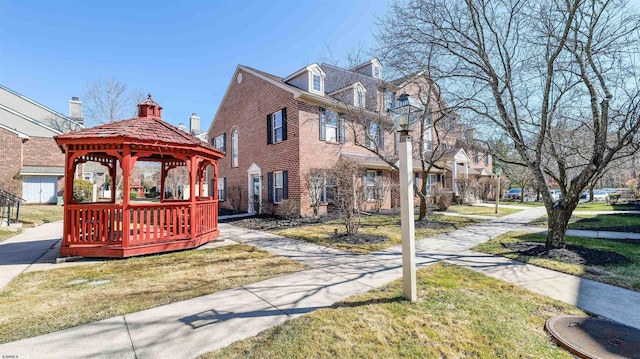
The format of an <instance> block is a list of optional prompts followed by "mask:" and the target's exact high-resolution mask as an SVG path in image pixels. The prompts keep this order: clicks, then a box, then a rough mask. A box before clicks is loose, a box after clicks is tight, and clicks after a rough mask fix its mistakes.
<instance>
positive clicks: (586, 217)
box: [530, 211, 640, 233]
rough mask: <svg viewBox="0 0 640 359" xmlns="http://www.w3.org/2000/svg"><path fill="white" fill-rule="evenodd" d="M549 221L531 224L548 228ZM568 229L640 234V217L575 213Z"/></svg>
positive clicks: (540, 219) (541, 218)
mask: <svg viewBox="0 0 640 359" xmlns="http://www.w3.org/2000/svg"><path fill="white" fill-rule="evenodd" d="M547 220H548V217H547V216H546V215H545V216H542V217H540V218H537V219H535V220H534V221H532V222H531V223H530V224H531V225H535V226H540V227H544V228H547V225H548V223H547ZM568 229H584V230H592V231H612V232H631V233H640V215H637V214H630V213H619V214H598V215H592V214H586V213H580V211H574V212H573V215H572V216H571V218H570V219H569V226H568Z"/></svg>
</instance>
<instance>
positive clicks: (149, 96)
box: [147, 92, 151, 100]
mask: <svg viewBox="0 0 640 359" xmlns="http://www.w3.org/2000/svg"><path fill="white" fill-rule="evenodd" d="M147 98H148V99H149V100H151V92H149V94H148V95H147Z"/></svg>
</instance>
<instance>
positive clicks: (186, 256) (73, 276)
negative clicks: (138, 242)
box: [0, 245, 304, 343]
mask: <svg viewBox="0 0 640 359" xmlns="http://www.w3.org/2000/svg"><path fill="white" fill-rule="evenodd" d="M302 269H304V266H303V265H301V264H299V263H298V262H295V261H293V260H289V259H286V258H283V257H277V256H273V255H270V254H268V253H267V252H264V251H261V250H258V249H255V248H253V247H250V246H247V245H232V246H225V247H218V248H215V249H205V250H190V251H183V252H175V253H169V254H162V255H155V256H145V257H135V258H129V259H123V260H110V261H105V262H103V263H99V264H87V265H82V266H76V267H68V268H60V269H52V270H48V271H37V272H29V273H23V274H21V275H20V276H18V277H17V278H16V279H14V280H13V281H12V282H11V283H9V285H7V286H6V287H4V288H3V289H2V290H0V343H6V342H9V341H15V340H19V339H23V338H28V337H33V336H37V335H41V334H45V333H50V332H54V331H58V330H62V329H65V328H70V327H74V326H78V325H82V324H86V323H91V322H95V321H98V320H102V319H106V318H111V317H114V316H118V315H124V314H127V313H132V312H137V311H140V310H144V309H148V308H153V307H158V306H161V305H165V304H168V303H173V302H177V301H181V300H185V299H189V298H194V297H198V296H201V295H205V294H209V293H214V292H217V291H221V290H225V289H230V288H236V287H239V286H242V285H245V284H249V283H255V282H258V281H262V280H265V279H267V278H271V277H275V276H279V275H284V274H288V273H292V272H296V271H299V270H302ZM101 281H103V282H101ZM96 283H103V284H101V285H96ZM105 340H109V339H108V338H105Z"/></svg>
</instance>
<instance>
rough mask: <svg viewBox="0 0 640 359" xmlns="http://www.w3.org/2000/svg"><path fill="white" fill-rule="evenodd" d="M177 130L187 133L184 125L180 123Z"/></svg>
mask: <svg viewBox="0 0 640 359" xmlns="http://www.w3.org/2000/svg"><path fill="white" fill-rule="evenodd" d="M178 129H179V130H181V131H184V132H187V126H185V125H184V123H182V122H180V123H179V124H178Z"/></svg>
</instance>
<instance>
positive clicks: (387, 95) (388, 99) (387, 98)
mask: <svg viewBox="0 0 640 359" xmlns="http://www.w3.org/2000/svg"><path fill="white" fill-rule="evenodd" d="M394 95H395V94H394V93H393V92H391V91H389V90H386V91H385V92H384V105H385V109H387V110H388V109H390V108H391V107H393V97H394Z"/></svg>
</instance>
